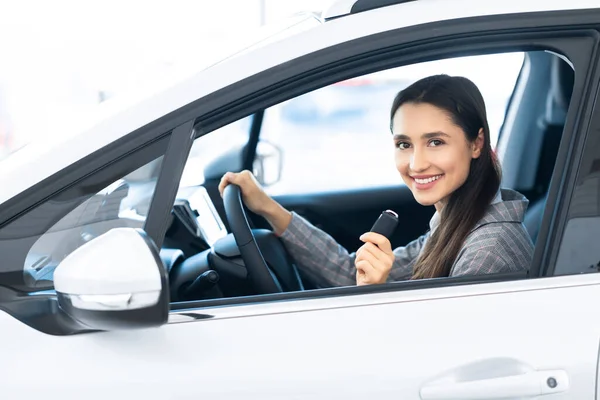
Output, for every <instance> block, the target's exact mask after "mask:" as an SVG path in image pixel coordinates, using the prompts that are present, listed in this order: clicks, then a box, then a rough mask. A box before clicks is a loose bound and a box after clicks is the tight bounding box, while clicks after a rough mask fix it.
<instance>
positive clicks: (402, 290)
mask: <svg viewBox="0 0 600 400" xmlns="http://www.w3.org/2000/svg"><path fill="white" fill-rule="evenodd" d="M590 15H591V14H590V13H585V14H581V15H579V16H578V18H580V19H581V21H587V20H586V18H591V17H590ZM527 17H528V18H527V20H526V21H525V22H523V20H521V19H519V18H512V16H511V17H510V18H508V17H506V16H505V17H499V18H498V19H492V21H491V22H490V20H486V26H493V22H497V23H498V22H501V23H506V20H507V19H510V20H514V21H516V22H514V23H515V24H517V25H518V24H527V26H529V24H530V25H531V26H533V27H537V26H539V27H542V28H540V29H543V30H546V29H547V30H551V31H555V29H550V28H553V25H552V23H553V22H552V21H554V22H556V23H558V25H560V26H561V27H562V28H563V29H565V30H568V29H567V27H566V26H565V25H567V23H566V22H565V21H564V20H563V19H562V18H563V17H562V16H560V15H557V14H554V15H553V16H552V17H551V19H550V20H547V19H546V16H537V17H538V18H536V16H531V15H528V16H527ZM569 18H570V19H569V21H570V22H569V23H573V22H572V21H573V18H574V17H573V16H572V15H571V16H570V17H569ZM358 21H363V22H365V23H366V22H368V21H371V22H372V21H373V20H372V19H371V17H368V16H367V17H365V19H364V20H363V19H358ZM549 21H550V22H549ZM576 21H579V19H576ZM472 22H473V21H470V22H468V23H467V22H465V21H462V22H461V23H459V24H456V26H455V28H456V27H458V29H462V30H463V31H467V34H464V32H463V34H464V37H465V38H466V39H468V38H469V37H471V38H472V36H475V37H478V36H479V35H480V33H481V32H479V31H477V32H471V33H470V34H468V32H469V31H471V30H474V28H473V25H472ZM475 22H477V21H475ZM561 23H562V25H561ZM425 29H426V30H427V32H430V27H427V28H423V30H425ZM490 29H491V28H490ZM521 29H523V28H522V26H520V27H519V29H517V31H520V30H521ZM529 29H531V27H530V28H529ZM536 29H537V28H536ZM483 31H485V29H483ZM533 31H534V32H535V30H533ZM440 32H444V31H443V30H441V31H440ZM397 33H398V32H393V35H394V36H397ZM421 34H423V35H424V34H425V32H421ZM455 34H456V32H452V34H450V33H446V35H448V37H452V39H453V41H454V40H456V38H455ZM439 35H440V36H438V37H436V40H439V41H440V43H442V42H444V39H448V37H447V36H444V34H442V33H439ZM552 36H553V37H554V36H555V35H554V34H552ZM566 36H569V37H570V35H566ZM574 36H576V37H575V40H574V41H569V40H566V39H565V38H562V39H564V43H566V44H568V45H569V46H568V47H570V48H573V49H578V52H574V53H571V55H573V54H574V59H573V60H572V61H573V63H574V64H575V67H576V68H581V69H580V74H579V75H578V77H577V80H576V84H575V91H574V95H573V99H572V106H571V108H570V110H569V117H568V122H567V125H566V128H565V131H566V132H568V135H566V136H565V140H563V142H562V144H561V150H560V151H559V156H558V157H559V159H558V161H557V165H556V168H555V171H556V172H555V173H556V175H555V179H554V181H553V185H552V187H551V190H550V194H549V199H548V206H547V209H546V213H545V218H544V223H543V225H542V232H541V234H540V240H539V243H541V244H540V245H539V246H538V248H537V249H536V260H535V261H534V265H533V266H532V270H531V273H530V277H531V278H532V279H522V278H523V277H522V276H519V277H512V279H510V280H508V279H504V278H505V277H502V278H500V277H498V278H497V277H484V278H478V279H474V278H466V279H464V278H462V279H461V278H448V279H441V280H429V281H422V282H398V283H392V284H389V285H382V286H378V287H374V286H373V287H361V288H356V287H348V288H332V289H324V290H315V291H306V292H303V293H285V294H276V295H269V296H254V297H248V298H232V299H220V300H214V301H204V302H188V303H175V304H172V305H171V313H170V317H169V323H168V324H167V325H165V326H163V327H161V328H158V329H146V330H137V331H134V330H132V331H114V332H95V333H89V332H88V333H83V332H79V333H80V334H77V335H73V334H65V333H64V332H62V334H60V335H59V334H56V332H55V334H54V335H52V334H48V333H47V332H42V331H40V330H38V329H36V328H35V326H36V324H39V323H47V324H50V325H51V323H52V322H53V321H52V318H53V314H52V311H53V310H44V309H42V308H41V307H40V308H38V309H35V310H33V311H32V309H31V308H30V307H28V306H26V305H27V304H31V302H32V299H35V296H39V297H40V298H42V296H51V294H48V293H46V292H45V291H42V290H40V292H39V293H37V292H32V293H25V292H19V294H18V296H13V297H12V298H10V299H9V296H8V295H6V292H7V291H5V290H4V289H3V290H2V291H1V292H0V295H2V297H0V299H1V300H2V310H3V311H2V312H0V327H1V332H2V334H1V338H2V346H3V347H2V350H3V351H2V354H3V357H2V358H3V359H2V360H0V366H1V369H0V380H1V386H0V391H1V392H0V393H2V394H3V395H4V396H5V397H6V398H37V397H41V396H44V397H45V398H49V399H52V398H56V399H58V398H61V399H65V398H82V397H84V398H88V399H104V398H106V397H111V398H114V397H116V398H129V397H136V398H137V397H139V398H163V397H166V398H198V397H201V396H202V397H215V398H239V397H250V398H262V399H265V398H266V399H269V398H272V399H275V398H282V397H283V398H286V397H292V398H314V399H330V398H336V397H344V398H364V397H366V396H369V397H374V398H375V397H376V398H380V399H397V398H402V399H418V398H422V399H428V398H429V399H434V398H437V399H441V398H527V397H531V398H533V397H534V396H541V395H544V394H554V396H553V397H554V398H563V399H567V398H592V396H594V395H595V394H596V386H595V384H596V379H597V374H598V371H597V361H598V356H599V351H598V344H599V341H600V320H598V319H597V318H594V315H593V314H588V313H587V312H585V307H582V304H584V303H586V302H587V303H591V304H594V303H595V302H596V301H595V299H596V300H597V298H598V296H599V295H598V293H600V291H599V290H598V289H599V286H600V275H599V274H596V273H590V274H580V273H577V274H573V271H569V272H568V273H569V275H566V276H553V275H554V274H555V272H556V271H555V267H558V266H559V263H558V261H557V260H558V259H564V258H560V257H561V254H567V255H568V254H570V253H572V252H574V251H576V250H577V248H575V250H573V247H572V246H574V245H579V239H577V238H579V237H580V236H581V235H582V232H581V229H575V230H574V231H575V232H576V235H573V236H572V235H571V233H570V232H571V231H570V230H568V229H565V228H564V227H565V226H568V225H569V222H570V220H571V219H573V218H574V214H573V213H574V207H575V205H576V204H578V203H577V202H575V201H574V198H575V195H576V193H579V192H578V191H577V188H579V187H585V188H587V187H588V186H587V185H588V183H587V182H590V180H589V179H588V178H589V177H590V173H589V172H588V170H589V171H591V170H594V171H596V169H595V168H596V167H594V166H595V165H596V164H597V163H596V161H597V154H599V151H598V150H599V149H598V132H599V130H598V126H599V125H598V122H599V121H598V119H599V118H600V109H599V108H598V107H597V106H596V109H595V110H594V108H593V107H594V104H595V100H596V98H597V92H598V84H599V82H598V71H597V68H596V63H597V54H596V53H593V52H592V51H593V50H594V49H596V48H597V44H596V42H595V41H594V36H586V35H585V34H581V33H580V36H578V35H574ZM540 37H542V38H543V37H544V35H540ZM540 37H536V39H535V42H536V43H538V44H539V43H540V42H542V41H543V40H542V39H541V38H540ZM570 38H571V39H573V38H572V37H570ZM579 38H583V39H582V40H579ZM375 39H376V41H378V40H379V39H380V38H375ZM488 39H489V38H488ZM518 39H519V40H523V41H524V42H527V40H525V39H523V38H522V37H518ZM396 40H397V39H396ZM406 40H409V39H406ZM582 42H583V43H584V44H585V46H584V45H581V43H582ZM511 43H512V42H511ZM461 44H462V45H464V44H465V43H463V42H460V41H457V42H456V43H454V46H455V47H453V48H452V49H450V50H455V51H458V50H461V49H462V47H461ZM444 45H447V43H444ZM529 45H530V44H528V43H525V44H523V46H525V47H527V46H529ZM555 45H556V46H558V45H557V44H555ZM578 45H581V46H578ZM440 46H441V44H440ZM503 46H506V43H502V45H501V46H500V45H499V46H498V48H504V47H503ZM474 49H475V50H473V51H482V50H484V49H485V48H484V47H481V44H480V47H476V48H474ZM487 49H488V50H489V48H487ZM328 50H329V49H328ZM413 51H414V53H410V54H409V55H410V56H417V55H418V54H419V51H424V50H423V49H420V50H418V49H417V50H414V49H413ZM444 51H445V50H444ZM439 54H441V53H439ZM439 54H438V55H439ZM444 54H446V53H444ZM334 55H335V54H334ZM592 55H593V56H592ZM592 118H594V119H592ZM182 126H187V127H189V126H190V125H189V124H188V125H186V124H184V125H182ZM160 133H161V134H162V133H164V132H160ZM176 133H177V135H176V136H177V138H178V139H179V140H181V143H183V142H184V140H186V138H187V139H189V132H188V131H185V130H184V131H177V132H176ZM172 140H175V139H172ZM177 143H178V142H176V144H177ZM163 144H164V143H163ZM176 144H173V145H171V144H170V145H169V149H171V150H170V153H171V154H175V153H177V151H178V150H180V149H179V148H178V147H177V145H176ZM183 150H184V151H185V150H186V149H185V147H183ZM111 151H113V152H115V151H117V150H116V149H115V147H113V148H111ZM141 151H142V152H145V150H141ZM162 151H164V149H163V148H162V147H161V149H160V151H158V150H156V151H155V152H154V153H152V156H150V155H146V156H145V157H144V161H145V162H149V161H153V160H155V158H156V157H159V156H161V155H162ZM168 151H169V150H168ZM118 155H119V156H121V155H122V154H120V153H119V154H118ZM117 158H119V157H117V156H116V155H115V159H117ZM121 158H122V160H121V162H122V163H128V162H130V163H133V161H131V160H130V159H129V158H127V157H120V158H119V159H121ZM169 158H170V161H169V160H165V164H166V165H168V166H169V168H166V167H164V168H163V169H162V172H161V174H162V175H161V177H162V179H161V178H159V181H158V183H157V188H156V189H155V191H156V192H157V193H164V192H163V189H165V187H171V186H169V185H173V182H168V179H167V178H166V177H168V176H170V175H168V174H169V173H172V172H173V170H179V172H181V169H182V168H183V166H182V165H178V164H177V163H176V162H174V161H173V160H174V159H175V158H174V157H169ZM167 161H168V162H167ZM121 168H123V167H122V166H120V167H119V168H117V171H119V170H120V169H121ZM123 169H125V168H123ZM103 173H104V174H103ZM90 174H91V172H90ZM107 174H108V172H106V171H101V173H99V175H97V176H95V178H97V179H98V180H97V181H96V182H95V184H94V185H91V184H89V182H87V181H85V182H84V183H85V184H82V185H81V186H77V184H79V182H74V181H73V182H71V181H70V182H69V184H72V185H73V186H74V188H75V189H77V190H80V189H82V188H89V187H92V188H93V187H96V186H100V187H102V186H101V183H106V180H107V177H106V176H107ZM92 175H93V174H92ZM65 176H67V177H68V176H69V175H62V176H61V177H62V178H63V179H65V178H64V177H65ZM171 181H172V179H171ZM563 183H565V184H563ZM174 184H175V185H176V184H177V182H175V183H174ZM591 192H592V200H591V202H590V204H594V203H596V204H597V202H598V201H599V199H598V197H593V191H591ZM585 193H588V191H587V190H586V191H585ZM67 194H69V192H67V193H61V196H62V197H58V200H62V202H58V201H49V202H46V203H44V204H47V205H48V207H47V208H46V209H43V210H42V211H47V213H45V214H50V213H52V212H53V211H52V207H55V208H56V207H59V206H65V200H69V199H70V197H69V196H68V195H67ZM596 196H597V192H596ZM155 199H156V200H153V204H155V205H156V204H158V205H159V206H161V207H162V211H165V212H163V213H161V212H160V210H161V208H160V207H158V206H155V207H152V206H151V207H150V210H155V212H154V213H152V212H149V214H148V220H149V221H150V220H151V219H153V221H152V223H150V222H149V221H148V223H147V224H146V226H145V227H146V229H147V230H148V231H152V235H153V237H155V238H158V239H159V240H160V236H159V235H158V236H155V235H156V232H160V230H161V227H160V223H161V222H164V221H163V219H164V218H166V214H167V212H166V211H167V210H168V209H170V207H171V204H166V203H167V202H165V199H164V198H163V197H162V196H156V197H155ZM70 200H72V199H70ZM15 207H16V206H15ZM591 210H592V211H589V212H588V213H589V214H590V215H587V217H594V216H595V217H597V216H598V213H597V209H596V211H594V209H593V208H592V209H591ZM25 211H27V212H30V210H25ZM25 211H23V212H24V215H28V214H26V213H25ZM34 211H35V210H34ZM594 212H595V214H594ZM35 216H37V217H38V218H44V217H45V215H44V214H42V213H38V214H35ZM21 217H22V216H21V215H18V216H15V218H14V219H15V221H18V220H19V218H21ZM161 218H162V219H161ZM28 221H29V222H31V220H28ZM596 221H597V220H596ZM11 222H12V221H11ZM584 226H586V225H584ZM21 227H24V228H28V226H27V225H25V224H23V225H21ZM3 228H4V227H3ZM149 228H151V229H149ZM576 228H577V226H576ZM29 229H31V226H29ZM585 232H586V231H585V228H584V231H583V234H585ZM3 233H4V235H6V234H7V232H6V231H4V232H3ZM15 236H16V235H15ZM2 238H3V239H4V240H6V236H2ZM573 238H575V240H573ZM569 243H570V244H569ZM559 249H560V250H559ZM561 252H562V253H561ZM590 252H593V249H590ZM593 256H594V255H593V254H592V255H591V256H590V258H591V257H593ZM562 257H565V256H562ZM566 260H569V258H568V257H567V258H566ZM7 262H8V261H6V260H5V263H7ZM565 263H568V261H565ZM585 267H586V268H589V266H587V265H585ZM589 271H590V269H587V270H586V271H585V272H589ZM14 272H17V271H14ZM576 272H583V271H582V270H581V271H576ZM594 272H595V271H594ZM3 278H4V275H3ZM2 283H3V285H6V286H8V287H10V286H11V283H12V282H9V281H3V282H2ZM13 289H14V291H15V292H16V289H15V288H13ZM45 289H47V288H45ZM9 307H10V309H9ZM54 311H56V310H54ZM15 315H16V316H20V319H17V318H16V317H15Z"/></svg>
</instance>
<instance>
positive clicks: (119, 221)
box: [23, 157, 162, 287]
mask: <svg viewBox="0 0 600 400" xmlns="http://www.w3.org/2000/svg"><path fill="white" fill-rule="evenodd" d="M161 161H162V157H160V158H158V159H156V160H154V161H152V162H150V163H148V164H146V165H144V166H142V167H140V168H138V169H137V170H135V171H133V172H131V173H130V174H128V175H126V176H124V177H123V178H121V179H118V180H116V181H114V182H112V183H111V184H110V185H108V186H106V187H104V188H103V189H102V190H100V191H98V192H97V193H95V194H94V195H93V196H91V197H90V198H89V199H87V200H86V201H84V202H83V203H81V204H80V205H79V206H77V207H76V208H75V209H74V210H73V211H71V212H69V213H68V214H67V215H65V216H64V217H63V218H61V219H60V220H59V221H58V222H56V223H55V224H53V225H52V226H51V227H50V228H49V229H47V230H46V231H45V232H44V233H43V234H42V235H41V236H40V237H39V238H38V239H37V240H36V241H35V243H34V244H33V246H32V247H31V249H30V250H29V252H28V253H27V257H26V259H25V265H24V266H23V268H24V279H25V283H26V285H27V286H29V287H45V286H50V285H52V281H53V274H54V270H55V268H56V267H57V266H58V264H59V263H60V261H62V259H64V258H65V257H66V256H67V255H69V254H70V253H72V252H73V251H74V250H75V249H77V248H79V247H80V246H82V245H83V244H85V243H87V242H89V241H90V240H92V239H93V238H95V237H98V236H99V235H102V234H103V233H106V232H108V231H109V230H110V229H113V228H120V227H132V228H143V226H144V223H145V221H146V217H147V216H148V209H149V207H150V201H151V200H152V196H153V195H154V190H155V188H156V180H157V173H156V172H155V171H153V170H154V169H155V168H157V167H158V166H159V165H160V164H161Z"/></svg>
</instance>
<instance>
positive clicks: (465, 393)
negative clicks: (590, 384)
mask: <svg viewBox="0 0 600 400" xmlns="http://www.w3.org/2000/svg"><path fill="white" fill-rule="evenodd" d="M568 389H569V376H568V375H567V373H566V372H565V371H562V370H548V371H531V372H526V373H523V374H518V375H509V376H503V377H498V378H490V379H479V380H472V381H462V382H440V383H433V384H429V385H426V386H423V387H422V388H421V393H420V394H421V399H422V400H442V399H443V400H476V399H507V398H526V397H536V396H541V395H545V394H554V393H560V392H565V391H566V390H568Z"/></svg>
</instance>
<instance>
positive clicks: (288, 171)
mask: <svg viewBox="0 0 600 400" xmlns="http://www.w3.org/2000/svg"><path fill="white" fill-rule="evenodd" d="M523 60H524V54H523V53H505V54H493V55H483V56H473V57H461V58H454V59H447V60H437V61H432V62H427V63H421V64H414V65H409V66H404V67H399V68H395V69H390V70H386V71H381V72H377V73H374V74H370V75H366V76H362V77H358V78H355V79H351V80H348V81H344V82H339V83H336V84H334V85H330V86H327V87H324V88H322V89H319V90H315V91H313V92H310V93H307V94H305V95H302V96H299V97H296V98H293V99H291V100H289V101H286V102H284V103H281V104H279V105H276V106H274V107H271V108H269V109H268V110H267V111H266V113H265V119H264V122H263V128H262V131H261V140H262V139H265V140H268V141H269V142H271V143H273V144H275V145H278V146H279V147H281V149H282V152H283V154H282V158H283V160H284V162H283V166H282V171H281V179H280V180H279V182H278V183H275V184H273V185H272V186H269V187H267V188H266V190H267V191H268V193H269V194H271V195H276V194H292V193H306V192H312V191H315V192H316V191H323V190H340V189H342V190H343V189H355V188H364V187H369V186H386V185H397V184H401V183H402V182H401V179H400V177H399V175H398V173H397V172H396V169H395V166H394V161H393V159H394V157H393V146H392V139H391V135H390V130H389V109H390V107H391V103H392V100H393V99H394V97H395V95H396V94H397V93H398V91H400V90H402V89H403V88H405V87H406V86H408V85H409V84H411V83H412V82H414V81H416V80H418V79H420V78H423V77H425V76H428V75H433V74H438V73H446V74H449V75H461V76H465V77H467V78H469V79H471V80H472V81H473V82H474V83H475V84H476V85H477V86H478V87H479V88H480V90H481V92H482V94H483V96H484V98H485V101H486V107H487V112H488V120H489V123H490V134H491V140H492V145H495V144H496V142H497V139H498V132H499V130H500V127H501V126H502V123H503V121H504V116H505V111H506V106H507V103H508V100H509V99H510V96H511V95H512V92H513V89H514V86H515V83H516V80H517V77H518V74H519V72H520V70H521V66H522V65H523ZM322 171H327V173H326V174H324V173H322Z"/></svg>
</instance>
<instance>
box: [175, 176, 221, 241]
mask: <svg viewBox="0 0 600 400" xmlns="http://www.w3.org/2000/svg"><path fill="white" fill-rule="evenodd" d="M173 214H174V216H175V217H176V218H177V219H178V220H179V221H180V222H181V223H182V224H183V225H184V226H185V227H186V229H188V230H189V231H190V232H193V233H194V234H195V236H196V237H198V238H202V239H203V240H204V241H205V242H206V244H207V245H208V246H210V247H212V246H213V245H214V244H215V243H216V242H217V241H218V240H219V239H221V238H223V237H225V236H227V229H226V228H225V224H224V223H223V221H222V220H221V217H220V216H219V214H218V213H217V210H216V209H215V205H214V204H213V202H212V200H211V199H210V196H209V195H208V192H207V191H206V189H205V188H204V187H203V186H195V187H187V188H183V189H180V190H179V193H178V195H177V199H176V200H175V204H174V205H173Z"/></svg>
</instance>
